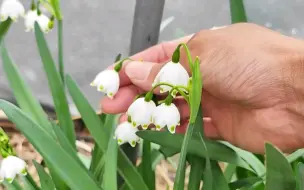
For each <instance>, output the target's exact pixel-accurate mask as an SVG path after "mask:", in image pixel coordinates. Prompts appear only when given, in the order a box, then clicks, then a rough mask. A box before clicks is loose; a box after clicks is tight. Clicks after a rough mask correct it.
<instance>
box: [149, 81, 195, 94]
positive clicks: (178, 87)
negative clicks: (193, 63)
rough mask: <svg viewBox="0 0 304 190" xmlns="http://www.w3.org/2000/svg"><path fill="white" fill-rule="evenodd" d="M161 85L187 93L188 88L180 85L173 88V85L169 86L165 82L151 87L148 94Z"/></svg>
mask: <svg viewBox="0 0 304 190" xmlns="http://www.w3.org/2000/svg"><path fill="white" fill-rule="evenodd" d="M161 85H165V86H170V87H171V88H175V89H176V90H178V89H180V88H182V89H184V90H186V91H187V92H189V90H188V88H187V87H185V86H181V85H177V86H174V85H173V84H169V83H166V82H160V83H157V84H156V85H155V86H153V87H152V89H151V90H150V92H153V91H154V90H155V89H156V88H157V87H159V86H161Z"/></svg>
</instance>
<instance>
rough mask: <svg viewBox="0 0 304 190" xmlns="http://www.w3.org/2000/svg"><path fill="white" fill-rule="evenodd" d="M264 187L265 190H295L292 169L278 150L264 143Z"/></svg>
mask: <svg viewBox="0 0 304 190" xmlns="http://www.w3.org/2000/svg"><path fill="white" fill-rule="evenodd" d="M265 149H266V186H265V190H273V189H275V190H286V189H295V188H296V180H295V177H294V175H293V171H292V168H291V166H290V164H289V163H288V161H287V159H286V158H285V156H284V155H283V153H282V152H280V150H278V149H277V148H275V147H274V146H273V145H271V144H269V143H266V145H265Z"/></svg>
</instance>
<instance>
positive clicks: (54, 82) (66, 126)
mask: <svg viewBox="0 0 304 190" xmlns="http://www.w3.org/2000/svg"><path fill="white" fill-rule="evenodd" d="M35 36H36V42H37V46H38V50H39V54H40V57H41V60H42V63H43V66H44V70H45V73H46V75H47V78H48V83H49V87H50V90H51V92H52V96H53V100H54V103H55V110H56V114H57V117H58V120H59V124H60V126H61V127H62V129H63V132H64V134H65V135H66V136H67V138H68V139H69V142H70V143H71V145H72V146H73V147H74V148H75V149H76V147H75V140H76V137H75V131H74V124H73V121H72V117H71V113H70V111H69V107H68V102H67V98H66V95H65V90H64V85H63V83H62V81H61V79H60V76H59V74H58V72H57V69H56V66H55V63H54V60H53V58H52V55H51V52H50V50H49V48H48V45H47V43H46V41H45V38H44V35H43V33H42V31H41V29H40V27H39V25H38V23H37V22H36V23H35Z"/></svg>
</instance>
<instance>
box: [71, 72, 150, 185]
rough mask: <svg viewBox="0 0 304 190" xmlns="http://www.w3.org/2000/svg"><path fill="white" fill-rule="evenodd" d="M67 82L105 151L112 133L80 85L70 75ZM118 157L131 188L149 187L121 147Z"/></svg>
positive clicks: (87, 123) (78, 107)
mask: <svg viewBox="0 0 304 190" xmlns="http://www.w3.org/2000/svg"><path fill="white" fill-rule="evenodd" d="M66 83H67V87H68V90H69V92H70V95H71V97H72V99H73V101H74V103H75V105H76V107H77V109H78V110H79V112H80V114H81V116H82V119H83V121H84V123H85V125H86V126H87V128H88V130H89V131H90V133H91V135H92V136H93V138H94V140H95V143H96V144H98V147H99V148H100V149H101V150H102V152H103V153H104V152H105V151H106V149H107V145H108V141H107V139H108V138H109V136H110V134H109V133H107V129H105V127H103V128H102V127H101V126H102V122H101V120H100V118H99V117H98V115H97V114H96V113H95V111H94V109H93V108H92V107H91V106H90V104H89V102H88V100H87V99H86V98H85V97H84V95H83V93H82V92H81V91H80V89H79V87H78V86H77V85H76V83H75V82H74V81H73V79H72V78H71V77H70V76H67V77H66ZM117 158H118V160H117V166H118V171H119V173H120V175H121V176H122V177H123V178H124V180H125V182H126V183H127V184H128V186H129V187H130V188H131V189H140V190H145V189H148V187H147V186H146V184H145V182H144V180H143V178H142V177H141V175H140V174H139V173H138V171H137V169H136V167H135V166H133V164H132V162H131V161H130V160H129V159H128V158H127V156H126V155H125V153H124V152H123V151H122V150H121V149H119V151H118V156H117Z"/></svg>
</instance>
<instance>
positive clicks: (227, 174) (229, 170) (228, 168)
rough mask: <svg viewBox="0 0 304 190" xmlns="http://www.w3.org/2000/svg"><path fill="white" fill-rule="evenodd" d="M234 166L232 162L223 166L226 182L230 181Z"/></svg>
mask: <svg viewBox="0 0 304 190" xmlns="http://www.w3.org/2000/svg"><path fill="white" fill-rule="evenodd" d="M235 169H236V166H235V165H234V164H228V165H227V166H226V168H225V172H224V176H225V178H226V180H227V181H228V182H230V181H231V179H232V176H233V174H235Z"/></svg>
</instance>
